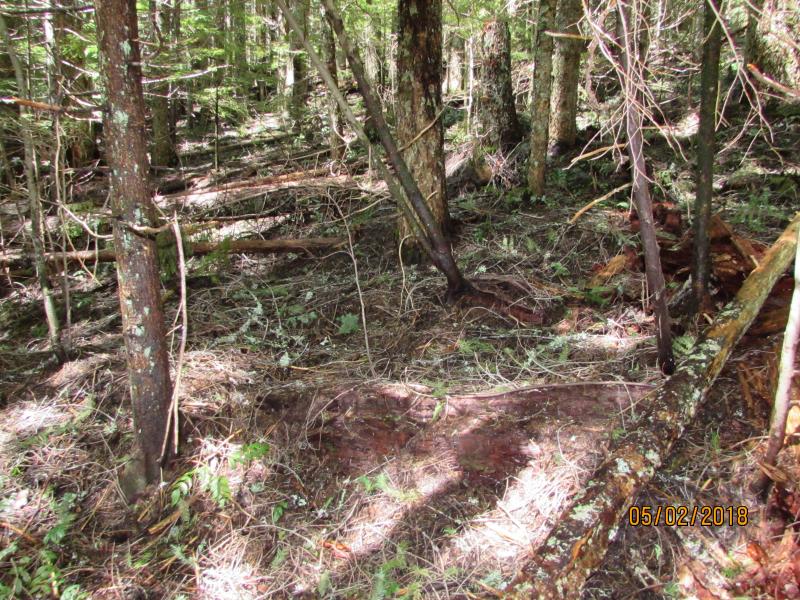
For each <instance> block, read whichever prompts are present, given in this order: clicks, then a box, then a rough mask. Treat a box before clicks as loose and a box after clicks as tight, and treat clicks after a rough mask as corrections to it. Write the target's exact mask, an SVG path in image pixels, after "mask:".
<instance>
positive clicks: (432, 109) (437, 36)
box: [396, 0, 450, 262]
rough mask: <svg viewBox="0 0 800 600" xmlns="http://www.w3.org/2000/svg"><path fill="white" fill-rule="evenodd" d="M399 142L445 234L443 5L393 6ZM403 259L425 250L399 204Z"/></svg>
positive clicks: (419, 0)
mask: <svg viewBox="0 0 800 600" xmlns="http://www.w3.org/2000/svg"><path fill="white" fill-rule="evenodd" d="M397 30H398V43H397V45H398V49H397V77H398V90H397V99H396V111H397V128H396V135H397V141H398V143H399V144H400V146H401V148H403V152H402V155H403V160H405V163H406V165H408V169H409V171H410V172H411V175H412V177H413V178H414V181H416V183H417V186H418V187H419V191H420V193H421V194H422V196H423V197H424V198H425V201H426V203H427V205H428V208H429V209H430V212H431V214H432V215H433V218H434V220H435V221H436V224H437V226H438V227H439V228H440V229H441V230H442V232H443V233H444V234H447V233H448V232H449V230H450V213H449V212H448V210H447V197H446V191H445V172H444V128H443V127H442V120H441V118H440V117H441V114H440V113H441V108H442V3H441V0H400V2H398V5H397ZM398 209H399V210H398V234H399V239H400V248H401V254H402V259H403V260H404V261H405V262H420V261H421V260H422V257H423V254H424V253H423V250H422V248H421V247H420V244H419V241H418V238H417V236H416V235H415V234H414V232H413V230H412V226H411V224H410V223H409V222H408V220H407V219H406V217H405V215H404V211H403V210H402V209H401V208H400V207H398Z"/></svg>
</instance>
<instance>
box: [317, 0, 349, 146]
mask: <svg viewBox="0 0 800 600" xmlns="http://www.w3.org/2000/svg"><path fill="white" fill-rule="evenodd" d="M322 16H323V18H322V49H323V53H322V54H323V55H324V56H325V65H326V66H327V67H328V71H329V72H330V74H331V77H332V78H333V82H334V84H336V87H337V89H338V87H339V76H338V69H337V64H336V37H335V36H334V35H333V28H332V27H331V24H330V23H328V21H327V19H325V14H324V11H323V15H322ZM328 126H329V127H330V134H329V135H330V137H329V143H328V145H329V146H330V155H331V158H332V159H334V160H337V159H339V158H341V157H342V155H343V152H344V148H343V146H342V137H341V135H342V109H341V108H339V105H338V104H337V103H336V99H335V98H334V97H333V94H329V97H328Z"/></svg>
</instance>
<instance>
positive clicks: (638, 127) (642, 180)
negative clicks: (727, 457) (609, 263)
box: [617, 0, 674, 373]
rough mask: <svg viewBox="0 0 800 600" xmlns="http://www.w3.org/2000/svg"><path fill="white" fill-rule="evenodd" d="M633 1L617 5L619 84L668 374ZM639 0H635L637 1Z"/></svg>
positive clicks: (669, 344) (668, 340) (662, 288)
mask: <svg viewBox="0 0 800 600" xmlns="http://www.w3.org/2000/svg"><path fill="white" fill-rule="evenodd" d="M628 1H630V0H620V3H619V4H618V7H617V8H618V17H619V21H618V22H619V27H620V30H621V31H620V35H619V38H620V41H621V43H622V48H621V52H620V68H621V72H620V73H619V77H620V84H621V85H622V90H623V104H624V110H625V129H626V132H627V134H628V155H629V157H630V163H631V178H632V184H633V202H634V205H635V206H636V212H637V213H638V215H639V220H640V230H639V235H640V236H641V238H642V245H643V246H644V264H645V274H646V276H647V286H648V291H649V296H650V299H651V302H652V305H653V313H654V316H655V321H656V341H657V345H658V361H659V364H660V365H661V369H662V370H663V371H664V372H665V373H671V372H672V370H673V369H674V361H673V358H672V333H671V331H670V318H669V311H668V309H667V294H666V286H665V283H664V272H663V271H662V269H661V253H660V250H659V247H658V240H657V239H656V229H655V223H654V222H653V203H652V200H651V198H650V186H649V183H648V179H647V168H646V164H645V159H644V139H643V137H642V124H643V115H642V112H641V108H640V107H641V102H642V98H641V93H640V92H639V87H638V86H639V85H641V84H642V82H643V81H645V76H644V68H643V65H641V63H640V61H639V60H638V55H637V50H638V48H639V45H638V44H637V40H635V39H632V38H633V34H632V31H634V30H638V29H639V28H638V27H636V28H634V27H633V24H632V23H631V22H630V6H629V5H628V4H627V2H628ZM634 1H636V0H634Z"/></svg>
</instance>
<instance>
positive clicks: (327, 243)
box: [0, 237, 347, 266]
mask: <svg viewBox="0 0 800 600" xmlns="http://www.w3.org/2000/svg"><path fill="white" fill-rule="evenodd" d="M346 243H347V239H345V238H335V237H321V238H305V239H275V240H225V241H223V242H188V243H186V244H185V252H186V254H187V256H188V255H193V254H211V253H212V252H227V253H230V254H249V253H254V254H274V253H281V252H297V253H312V252H314V251H320V250H333V249H334V248H337V247H339V246H342V245H344V244H346ZM116 259H117V255H116V251H115V250H114V249H113V248H104V249H102V250H97V251H95V250H76V251H73V252H47V253H46V254H45V260H46V261H47V262H48V263H51V264H55V265H60V264H62V263H63V262H64V260H66V261H67V262H85V263H94V262H113V261H115V260H116ZM28 260H29V258H28V257H27V256H25V255H22V254H19V253H15V254H6V255H0V266H16V265H20V264H24V263H25V262H27V261H28Z"/></svg>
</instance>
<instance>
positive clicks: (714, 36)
mask: <svg viewBox="0 0 800 600" xmlns="http://www.w3.org/2000/svg"><path fill="white" fill-rule="evenodd" d="M719 9H720V3H718V2H717V1H716V0H706V5H705V16H704V19H703V30H704V32H705V35H704V36H703V37H704V42H703V63H702V72H701V74H700V125H699V127H698V129H697V146H696V147H697V189H696V191H695V200H694V224H693V228H694V256H693V257H692V292H693V296H694V301H693V305H694V309H695V310H696V311H698V310H702V308H703V307H704V306H705V305H706V304H707V300H708V298H707V296H708V278H709V274H710V272H711V255H710V252H709V247H710V244H709V239H708V224H709V222H710V221H711V199H712V197H713V193H714V190H713V183H714V181H713V178H714V153H715V152H716V144H715V139H714V138H715V129H716V123H717V91H718V89H719V53H720V48H721V45H722V29H721V27H720V25H719V20H718V19H717V14H718V13H719Z"/></svg>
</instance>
